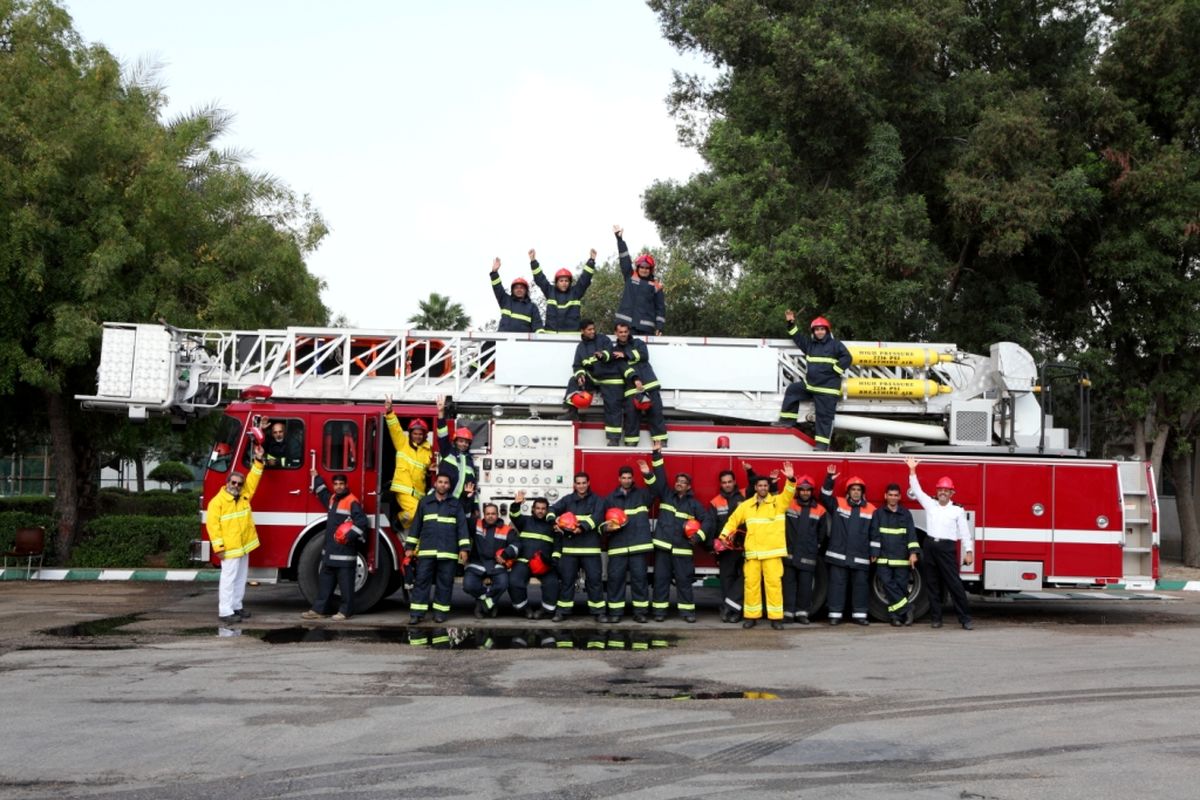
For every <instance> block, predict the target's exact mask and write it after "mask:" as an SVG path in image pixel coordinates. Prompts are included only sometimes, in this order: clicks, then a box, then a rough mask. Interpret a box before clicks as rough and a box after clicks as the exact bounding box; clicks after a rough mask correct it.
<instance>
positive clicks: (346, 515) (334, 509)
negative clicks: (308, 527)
mask: <svg viewBox="0 0 1200 800" xmlns="http://www.w3.org/2000/svg"><path fill="white" fill-rule="evenodd" d="M309 474H310V475H311V476H312V479H313V491H314V492H315V493H316V497H317V501H318V502H319V503H320V504H321V505H322V506H323V507H324V508H325V509H326V510H327V511H328V517H327V518H326V520H325V544H324V546H323V547H322V548H321V570H320V572H319V573H318V578H317V599H316V602H314V603H313V607H312V609H310V610H308V611H305V612H304V613H303V614H301V615H300V616H302V617H303V618H304V619H320V618H322V617H324V616H326V615H328V614H329V604H330V602H331V601H332V600H333V587H334V585H335V584H336V585H337V589H338V592H340V593H341V595H342V603H341V606H340V607H339V608H338V612H337V613H336V614H334V615H333V618H334V619H336V620H343V619H348V618H349V617H350V616H351V615H352V614H353V613H354V572H355V568H356V566H357V563H358V544H359V543H360V542H362V543H365V542H366V539H367V530H368V528H370V523H369V522H368V521H367V515H366V514H365V513H363V508H362V504H361V503H359V502H358V498H357V497H355V496H354V495H353V494H351V493H350V490H349V488H348V487H347V485H346V476H345V475H334V476H333V478H332V479H331V482H332V483H333V492H332V493H331V492H330V491H329V489H328V488H327V487H326V486H325V481H323V480H322V479H321V476H320V475H318V474H317V471H316V469H313V470H311V471H310V472H309Z"/></svg>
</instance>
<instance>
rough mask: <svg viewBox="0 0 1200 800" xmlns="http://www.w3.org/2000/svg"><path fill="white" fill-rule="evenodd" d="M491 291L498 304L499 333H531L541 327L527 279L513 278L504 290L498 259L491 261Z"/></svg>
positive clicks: (540, 319)
mask: <svg viewBox="0 0 1200 800" xmlns="http://www.w3.org/2000/svg"><path fill="white" fill-rule="evenodd" d="M491 278H492V293H493V294H495V295H496V304H497V305H498V306H500V325H499V326H497V328H496V330H497V331H498V332H500V333H533V332H534V331H538V330H541V329H542V313H541V312H540V311H538V307H537V304H536V303H534V302H533V298H532V297H530V296H529V281H527V280H525V279H524V278H517V279H515V280H514V281H513V282H512V284H511V285H510V286H509V287H508V291H507V292H506V291H504V287H503V286H501V284H500V259H499V258H497V259H495V260H494V261H492V272H491Z"/></svg>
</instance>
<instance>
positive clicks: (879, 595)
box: [868, 569, 929, 622]
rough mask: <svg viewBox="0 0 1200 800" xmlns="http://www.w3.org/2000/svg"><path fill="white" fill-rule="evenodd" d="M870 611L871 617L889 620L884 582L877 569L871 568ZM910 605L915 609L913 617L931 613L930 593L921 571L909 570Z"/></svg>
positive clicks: (882, 620) (916, 617) (878, 619)
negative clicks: (927, 590) (922, 578)
mask: <svg viewBox="0 0 1200 800" xmlns="http://www.w3.org/2000/svg"><path fill="white" fill-rule="evenodd" d="M868 600H869V603H868V611H869V613H870V615H871V617H872V618H873V619H875V620H877V621H879V622H887V621H888V618H889V614H888V601H887V598H886V597H885V596H884V594H883V583H882V581H880V580H879V577H878V575H877V574H876V571H875V570H871V591H870V594H869V596H868ZM908 605H909V608H911V609H912V611H913V619H920V618H921V617H923V616H925V615H926V614H928V613H929V593H928V592H926V591H925V584H924V583H923V582H922V581H921V571H920V570H917V569H910V570H909V571H908Z"/></svg>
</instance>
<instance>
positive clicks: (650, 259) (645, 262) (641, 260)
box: [633, 253, 655, 271]
mask: <svg viewBox="0 0 1200 800" xmlns="http://www.w3.org/2000/svg"><path fill="white" fill-rule="evenodd" d="M633 265H634V266H635V267H641V266H646V267H649V268H650V270H651V271H653V270H654V265H655V261H654V256H652V255H650V254H649V253H642V254H641V255H640V256H638V257H637V258H635V259H634V260H633Z"/></svg>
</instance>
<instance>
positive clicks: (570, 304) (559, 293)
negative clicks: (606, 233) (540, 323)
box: [529, 248, 596, 333]
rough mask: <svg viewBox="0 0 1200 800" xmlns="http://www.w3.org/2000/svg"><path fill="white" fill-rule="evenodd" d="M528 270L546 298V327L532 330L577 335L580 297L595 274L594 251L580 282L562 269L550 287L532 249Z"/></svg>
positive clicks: (581, 302) (584, 266) (589, 257)
mask: <svg viewBox="0 0 1200 800" xmlns="http://www.w3.org/2000/svg"><path fill="white" fill-rule="evenodd" d="M529 269H530V271H531V272H532V273H533V282H534V283H535V284H537V287H538V288H539V289H541V290H542V294H543V295H545V297H546V324H545V326H544V327H541V328H535V330H537V332H538V333H576V332H577V331H578V330H579V328H580V324H579V323H580V320H581V319H582V313H581V312H582V305H583V296H584V294H586V293H587V290H588V287H589V286H591V285H592V276H593V275H595V274H596V250H595V248H593V249H592V250H591V252H590V253H588V260H587V263H586V264H584V265H583V272H582V273H581V274H580V276H579V280H575V276H574V275H573V274H572V273H571V270H569V269H566V268H565V267H564V268H563V269H560V270H559V271H558V272H556V273H554V285H553V286H551V285H550V281H548V280H546V276H545V275H544V274H542V266H541V264H539V263H538V261H537V251H535V250H530V251H529Z"/></svg>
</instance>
